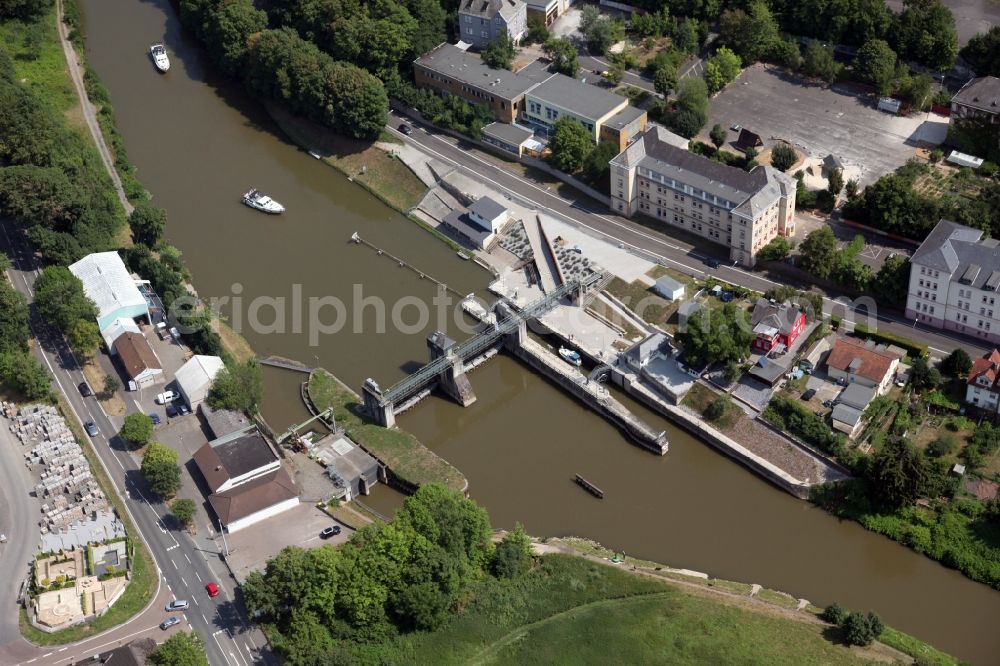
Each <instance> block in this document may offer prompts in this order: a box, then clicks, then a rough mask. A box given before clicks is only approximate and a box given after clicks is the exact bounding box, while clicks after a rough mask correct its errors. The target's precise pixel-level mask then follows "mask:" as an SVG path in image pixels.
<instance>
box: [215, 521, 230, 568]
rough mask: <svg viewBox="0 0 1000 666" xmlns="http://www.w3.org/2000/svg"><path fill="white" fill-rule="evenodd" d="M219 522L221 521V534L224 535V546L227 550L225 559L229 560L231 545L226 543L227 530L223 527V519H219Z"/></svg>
mask: <svg viewBox="0 0 1000 666" xmlns="http://www.w3.org/2000/svg"><path fill="white" fill-rule="evenodd" d="M218 520H219V534H221V535H222V545H223V547H224V548H225V550H226V553H225V557H226V558H227V559H228V558H229V544H228V543H226V530H225V528H223V527H222V519H221V518H219V519H218Z"/></svg>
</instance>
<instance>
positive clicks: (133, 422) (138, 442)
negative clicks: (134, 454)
mask: <svg viewBox="0 0 1000 666" xmlns="http://www.w3.org/2000/svg"><path fill="white" fill-rule="evenodd" d="M118 434H119V435H121V437H122V439H124V440H125V441H126V442H128V443H129V444H132V445H134V446H143V445H144V444H146V443H147V442H149V440H151V439H152V438H153V419H151V418H149V417H148V416H146V415H145V414H142V413H140V412H133V413H132V414H129V415H128V416H126V417H125V422H124V423H123V424H122V429H121V432H119V433H118Z"/></svg>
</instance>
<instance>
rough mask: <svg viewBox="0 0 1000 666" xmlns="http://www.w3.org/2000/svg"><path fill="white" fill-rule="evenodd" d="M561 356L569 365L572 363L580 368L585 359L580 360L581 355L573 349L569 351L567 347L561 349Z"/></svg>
mask: <svg viewBox="0 0 1000 666" xmlns="http://www.w3.org/2000/svg"><path fill="white" fill-rule="evenodd" d="M559 355H560V356H562V359H563V360H564V361H566V362H567V363H572V364H573V365H575V366H577V367H579V366H580V364H582V363H583V359H582V358H580V353H579V352H576V351H573V350H572V349H567V348H566V347H560V348H559Z"/></svg>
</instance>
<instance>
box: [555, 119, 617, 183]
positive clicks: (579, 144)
mask: <svg viewBox="0 0 1000 666" xmlns="http://www.w3.org/2000/svg"><path fill="white" fill-rule="evenodd" d="M549 148H550V149H551V150H552V155H551V156H550V157H549V161H550V162H551V163H552V166H554V167H555V168H557V169H559V170H560V171H565V172H566V173H575V172H576V171H578V170H580V169H582V170H583V175H584V177H585V178H587V179H588V180H591V181H596V180H598V179H600V178H601V177H602V176H603V175H604V174H606V173H607V172H608V162H609V161H611V159H612V158H614V156H615V155H617V154H618V145H617V144H615V143H613V142H611V141H601V142H600V143H598V144H597V145H594V138H593V135H592V133H591V132H590V130H588V129H587V128H586V127H584V126H583V125H582V124H581V123H580V122H579V121H578V120H575V119H573V118H570V117H569V116H563V117H562V118H560V119H559V120H557V121H556V125H555V129H554V130H553V132H552V139H551V141H549Z"/></svg>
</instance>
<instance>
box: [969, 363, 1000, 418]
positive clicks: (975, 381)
mask: <svg viewBox="0 0 1000 666" xmlns="http://www.w3.org/2000/svg"><path fill="white" fill-rule="evenodd" d="M965 401H966V402H967V403H969V404H971V405H973V406H975V407H979V408H980V409H985V410H987V411H990V412H995V411H997V406H998V405H1000V350H998V349H994V350H993V351H991V352H990V353H989V354H986V355H985V356H983V357H982V358H977V359H976V360H975V362H974V363H973V364H972V370H970V371H969V380H968V383H967V384H966V387H965Z"/></svg>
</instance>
